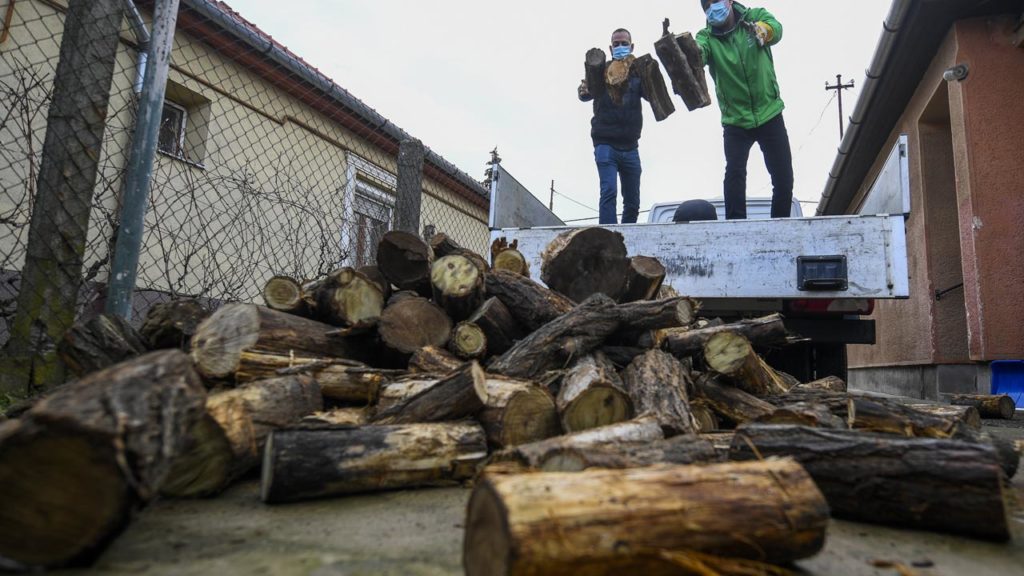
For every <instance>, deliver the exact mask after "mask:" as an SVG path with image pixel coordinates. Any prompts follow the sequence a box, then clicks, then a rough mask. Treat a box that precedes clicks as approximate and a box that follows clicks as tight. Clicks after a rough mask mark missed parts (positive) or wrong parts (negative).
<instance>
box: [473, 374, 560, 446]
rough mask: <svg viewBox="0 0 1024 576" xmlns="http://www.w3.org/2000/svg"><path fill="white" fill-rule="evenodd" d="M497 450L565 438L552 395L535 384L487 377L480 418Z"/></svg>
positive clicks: (490, 443)
mask: <svg viewBox="0 0 1024 576" xmlns="http://www.w3.org/2000/svg"><path fill="white" fill-rule="evenodd" d="M477 420H479V421H480V423H481V424H482V425H483V427H484V431H485V432H486V433H487V442H488V444H489V445H490V446H492V447H494V448H498V449H501V448H507V447H509V446H518V445H520V444H527V443H529V442H537V441H540V440H544V439H547V438H551V437H552V436H557V435H559V434H561V432H562V427H561V426H560V425H559V422H558V411H557V410H556V408H555V401H554V399H552V398H551V394H550V393H549V392H548V391H547V390H546V389H544V388H542V387H540V386H539V385H537V384H534V383H533V382H526V381H523V380H514V379H511V378H503V377H500V376H493V375H492V376H488V377H487V401H486V402H485V406H484V409H483V410H482V411H481V412H480V413H479V414H477Z"/></svg>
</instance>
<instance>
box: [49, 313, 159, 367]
mask: <svg viewBox="0 0 1024 576" xmlns="http://www.w3.org/2000/svg"><path fill="white" fill-rule="evenodd" d="M57 348H58V352H59V354H60V357H61V359H62V360H64V363H65V364H66V365H67V367H68V368H70V369H71V371H72V372H73V373H74V374H76V375H78V376H85V375H86V374H89V373H91V372H95V371H97V370H102V369H103V368H107V367H108V366H113V365H114V364H117V363H119V362H123V361H125V360H128V359H130V358H134V357H136V356H139V355H141V354H145V353H146V351H147V347H146V342H145V339H143V337H142V335H141V334H139V333H138V331H136V330H135V328H133V327H132V325H131V324H129V323H128V321H127V320H125V319H124V318H121V317H120V316H115V315H113V314H100V315H98V316H95V317H93V318H92V319H91V320H88V321H86V322H76V323H75V325H74V326H72V327H71V329H70V330H68V331H67V332H65V333H64V337H63V338H62V339H61V341H60V344H58V347H57Z"/></svg>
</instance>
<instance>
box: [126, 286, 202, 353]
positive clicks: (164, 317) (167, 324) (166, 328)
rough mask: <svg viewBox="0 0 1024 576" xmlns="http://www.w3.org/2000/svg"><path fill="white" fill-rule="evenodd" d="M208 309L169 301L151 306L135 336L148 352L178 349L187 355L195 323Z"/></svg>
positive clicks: (195, 302) (194, 304)
mask: <svg viewBox="0 0 1024 576" xmlns="http://www.w3.org/2000/svg"><path fill="white" fill-rule="evenodd" d="M209 316H210V310H208V309H207V308H206V306H203V305H202V304H200V303H199V301H197V300H191V299H189V300H171V301H170V302H162V303H160V304H154V305H153V306H152V307H151V308H150V309H149V312H147V313H146V319H145V320H144V321H143V322H142V328H140V329H139V334H141V335H142V337H143V338H144V339H145V340H146V343H147V344H149V348H150V349H151V350H161V349H164V348H179V349H181V350H184V351H185V352H188V351H189V349H190V346H191V343H192V336H193V335H195V333H196V329H198V328H199V324H201V323H202V322H203V320H206V319H207V318H208V317H209Z"/></svg>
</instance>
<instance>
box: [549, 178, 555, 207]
mask: <svg viewBox="0 0 1024 576" xmlns="http://www.w3.org/2000/svg"><path fill="white" fill-rule="evenodd" d="M548 210H550V211H551V213H552V214H554V212H555V181H554V180H552V181H551V198H550V199H549V200H548Z"/></svg>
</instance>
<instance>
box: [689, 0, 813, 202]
mask: <svg viewBox="0 0 1024 576" xmlns="http://www.w3.org/2000/svg"><path fill="white" fill-rule="evenodd" d="M701 7H702V8H703V9H704V13H705V15H706V16H707V21H708V26H707V28H705V29H703V30H701V31H700V32H698V33H697V45H698V46H700V50H701V55H702V56H703V58H704V64H705V65H706V66H707V67H708V69H709V70H710V72H711V77H712V78H713V79H714V81H715V92H716V93H717V95H718V106H719V108H721V110H722V127H723V131H724V136H725V162H726V165H725V217H726V219H729V220H733V219H744V218H746V217H747V159H748V158H749V157H750V148H751V147H752V146H753V145H754V143H755V142H757V144H758V145H760V146H761V152H762V153H763V154H764V162H765V166H767V168H768V173H769V174H771V177H772V186H773V188H774V190H773V193H772V218H785V217H788V216H789V215H790V212H791V210H792V203H793V154H792V152H791V150H790V147H789V134H788V133H787V132H786V123H785V122H784V121H783V119H782V110H783V108H784V107H785V105H784V104H783V102H782V98H781V97H780V95H779V83H778V81H777V80H776V78H775V62H774V60H773V59H772V50H771V47H772V46H774V45H775V44H778V42H779V40H781V39H782V25H781V24H779V21H778V20H776V19H775V17H774V16H772V15H771V13H769V12H768V11H767V10H765V9H764V8H747V7H746V6H744V5H742V4H740V3H739V2H734V1H733V0H701Z"/></svg>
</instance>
